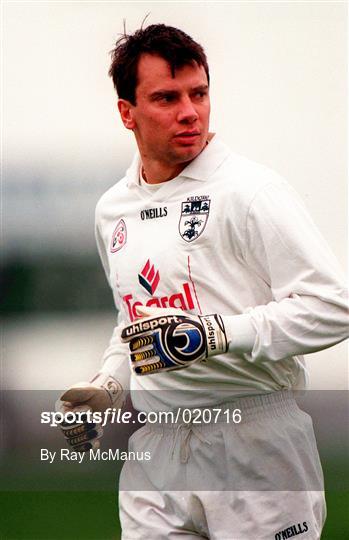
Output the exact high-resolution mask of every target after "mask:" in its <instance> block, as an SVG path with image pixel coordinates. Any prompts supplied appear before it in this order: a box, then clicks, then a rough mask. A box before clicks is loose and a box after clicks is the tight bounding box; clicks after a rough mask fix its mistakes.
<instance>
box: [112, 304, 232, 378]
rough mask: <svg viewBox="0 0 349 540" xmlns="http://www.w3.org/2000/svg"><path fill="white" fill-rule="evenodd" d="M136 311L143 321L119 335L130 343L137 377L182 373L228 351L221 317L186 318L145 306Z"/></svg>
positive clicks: (180, 313)
mask: <svg viewBox="0 0 349 540" xmlns="http://www.w3.org/2000/svg"><path fill="white" fill-rule="evenodd" d="M137 310H138V313H140V314H142V315H145V316H146V317H144V318H142V319H140V320H138V321H136V322H134V323H132V324H129V325H128V326H126V327H125V328H124V329H123V330H122V332H121V338H122V340H123V341H124V342H128V343H129V347H130V356H131V363H132V367H133V370H134V372H135V373H136V375H148V374H151V373H157V372H159V371H172V370H175V369H183V368H186V367H188V366H190V365H192V364H194V363H196V362H200V361H201V360H204V359H205V358H208V357H210V356H213V355H216V354H221V353H225V352H227V350H228V341H227V337H226V333H225V329H224V324H223V321H222V318H221V316H220V315H189V314H186V313H185V312H183V311H180V310H171V309H159V308H149V307H144V306H139V307H138V308H137Z"/></svg>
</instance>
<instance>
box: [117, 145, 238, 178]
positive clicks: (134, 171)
mask: <svg viewBox="0 0 349 540" xmlns="http://www.w3.org/2000/svg"><path fill="white" fill-rule="evenodd" d="M229 154H230V150H229V148H228V147H227V146H226V145H225V144H224V143H223V142H222V141H221V140H220V139H219V138H217V136H216V135H215V136H214V137H213V138H212V139H211V141H210V143H209V144H208V145H207V146H206V147H205V148H204V149H203V151H202V152H201V153H200V154H199V155H198V156H197V157H196V158H195V159H194V160H193V161H192V162H191V163H190V164H189V165H187V167H185V169H183V171H182V172H181V174H180V175H179V176H177V178H190V179H192V180H198V181H199V182H205V181H206V180H208V178H209V177H210V176H211V175H212V174H213V173H214V172H215V171H216V170H217V169H218V168H219V167H220V166H221V165H222V163H223V161H225V160H226V159H227V157H228V155H229ZM140 166H141V159H140V155H139V153H138V152H137V153H136V155H135V156H134V158H133V161H132V163H131V165H130V167H129V168H128V170H127V172H126V180H127V185H128V186H129V187H131V186H132V185H137V186H138V185H139V170H140ZM169 182H171V180H169Z"/></svg>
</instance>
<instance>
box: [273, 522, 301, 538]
mask: <svg viewBox="0 0 349 540" xmlns="http://www.w3.org/2000/svg"><path fill="white" fill-rule="evenodd" d="M308 529H309V527H308V525H307V522H306V521H303V523H297V525H291V526H290V527H287V529H284V530H283V531H279V532H278V533H276V535H275V540H286V539H287V538H293V537H294V536H298V535H299V534H303V533H305V532H307V530H308Z"/></svg>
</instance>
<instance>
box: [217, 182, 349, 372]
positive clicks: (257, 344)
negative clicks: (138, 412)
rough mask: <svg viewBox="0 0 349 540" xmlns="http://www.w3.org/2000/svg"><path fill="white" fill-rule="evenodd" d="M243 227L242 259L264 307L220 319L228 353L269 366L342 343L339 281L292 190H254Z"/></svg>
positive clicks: (343, 300) (279, 186)
mask: <svg viewBox="0 0 349 540" xmlns="http://www.w3.org/2000/svg"><path fill="white" fill-rule="evenodd" d="M244 226H245V231H244V237H245V242H244V246H243V250H244V259H245V261H246V264H247V265H248V266H249V268H251V269H253V272H254V273H255V274H256V276H258V277H259V278H260V279H262V280H263V281H264V282H265V283H266V284H267V286H268V287H270V290H271V293H272V301H271V302H269V303H267V304H266V305H258V306H251V307H250V308H249V309H248V310H247V311H246V313H244V314H242V315H238V316H231V317H224V322H225V325H226V327H227V330H228V334H229V336H230V337H231V341H230V347H229V350H231V351H234V350H239V351H242V352H245V353H247V354H246V358H247V359H248V360H249V361H252V362H258V361H266V360H272V361H277V360H281V359H284V358H287V357H290V356H295V355H301V354H306V353H312V352H315V351H319V350H321V349H325V348H327V347H331V346H332V345H335V344H336V343H339V342H340V341H342V340H344V339H346V338H347V337H348V322H349V321H348V316H347V294H346V290H345V287H344V286H343V284H344V279H343V277H342V276H341V271H340V269H339V267H338V264H337V261H336V260H335V257H334V256H333V254H332V253H331V251H330V249H329V247H328V246H327V244H326V242H325V240H324V239H323V238H322V236H321V234H320V233H319V231H318V230H317V228H316V226H315V225H314V223H313V221H312V220H311V218H310V216H309V214H308V212H307V210H306V208H305V206H304V204H303V202H302V201H301V200H300V198H299V197H298V195H297V194H296V193H295V192H294V190H293V189H292V188H291V187H290V186H289V185H288V184H287V183H286V182H280V183H270V184H267V185H266V186H265V187H263V188H261V189H260V190H259V191H258V192H257V194H256V195H255V196H254V198H253V200H252V202H251V203H250V205H249V208H248V212H247V215H246V222H245V224H244Z"/></svg>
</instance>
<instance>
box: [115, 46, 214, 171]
mask: <svg viewBox="0 0 349 540" xmlns="http://www.w3.org/2000/svg"><path fill="white" fill-rule="evenodd" d="M118 106H119V111H120V114H121V117H122V120H123V122H124V125H125V127H126V128H128V129H131V130H133V132H134V134H135V136H136V140H137V144H138V148H139V150H140V154H141V157H142V161H143V164H144V166H145V167H146V165H148V168H149V167H150V168H152V166H154V167H155V168H158V169H159V168H161V170H162V171H164V172H165V173H166V171H167V172H168V174H169V175H171V174H176V173H177V174H178V173H179V172H180V171H181V170H182V169H183V168H184V167H185V166H186V164H187V163H188V162H190V161H191V160H193V159H194V158H195V157H196V156H197V155H198V154H199V153H200V152H201V150H202V149H203V148H204V146H205V144H206V140H207V135H208V124H209V115H210V99H209V88H208V82H207V76H206V72H205V70H204V68H203V67H202V66H198V65H197V64H196V63H193V64H192V65H188V66H183V67H182V68H180V69H177V70H176V72H175V77H172V74H171V69H170V66H169V64H168V63H167V62H166V61H165V60H164V59H163V58H161V57H159V56H154V55H150V54H144V55H142V56H141V58H140V61H139V65H138V85H137V88H136V105H132V104H131V103H130V102H128V101H126V100H119V102H118Z"/></svg>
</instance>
